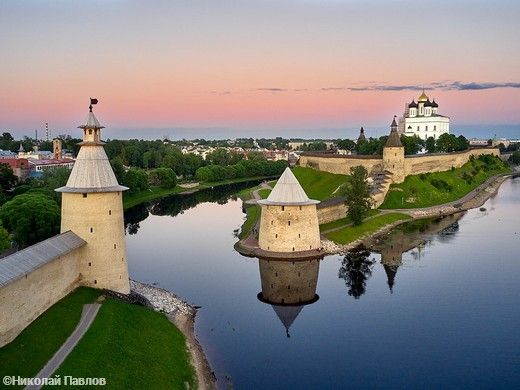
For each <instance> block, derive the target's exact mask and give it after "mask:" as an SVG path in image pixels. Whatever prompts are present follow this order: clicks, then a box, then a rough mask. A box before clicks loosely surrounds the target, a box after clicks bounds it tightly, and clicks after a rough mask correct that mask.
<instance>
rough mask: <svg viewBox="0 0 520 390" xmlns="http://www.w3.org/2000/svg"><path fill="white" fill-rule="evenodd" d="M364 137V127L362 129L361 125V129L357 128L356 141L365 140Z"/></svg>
mask: <svg viewBox="0 0 520 390" xmlns="http://www.w3.org/2000/svg"><path fill="white" fill-rule="evenodd" d="M366 139H367V138H366V137H365V129H363V126H361V129H360V130H359V137H358V139H357V142H358V143H359V142H360V141H361V142H363V141H366Z"/></svg>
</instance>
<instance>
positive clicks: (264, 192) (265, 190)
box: [258, 188, 271, 199]
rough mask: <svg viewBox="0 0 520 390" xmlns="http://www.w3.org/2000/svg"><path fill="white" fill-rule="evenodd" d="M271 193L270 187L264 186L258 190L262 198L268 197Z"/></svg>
mask: <svg viewBox="0 0 520 390" xmlns="http://www.w3.org/2000/svg"><path fill="white" fill-rule="evenodd" d="M270 193H271V190H270V189H268V188H262V189H261V190H259V191H258V195H260V198H262V199H265V198H267V197H268V196H269V194H270Z"/></svg>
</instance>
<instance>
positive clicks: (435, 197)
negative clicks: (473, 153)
mask: <svg viewBox="0 0 520 390" xmlns="http://www.w3.org/2000/svg"><path fill="white" fill-rule="evenodd" d="M484 160H485V161H483V160H481V159H475V160H473V161H470V162H468V163H466V164H464V165H463V166H462V167H460V168H457V169H452V170H449V171H445V172H435V173H426V174H421V175H411V176H407V177H406V179H405V180H404V182H403V183H401V184H392V185H391V186H390V190H389V192H388V194H387V195H386V198H385V201H384V202H383V204H382V205H381V206H380V208H382V209H398V208H420V207H430V206H436V205H440V204H443V203H448V202H453V201H456V200H457V199H460V198H462V197H464V196H465V195H467V194H468V193H469V192H471V191H472V190H474V189H475V188H476V187H478V186H479V185H480V184H482V183H484V182H485V181H486V180H487V179H489V178H490V177H492V176H494V175H498V174H501V173H508V172H510V171H511V169H510V168H509V167H508V166H506V165H505V164H504V163H502V161H500V159H498V158H497V157H491V156H489V157H487V158H486V159H484Z"/></svg>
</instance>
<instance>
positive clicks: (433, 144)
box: [337, 133, 469, 155]
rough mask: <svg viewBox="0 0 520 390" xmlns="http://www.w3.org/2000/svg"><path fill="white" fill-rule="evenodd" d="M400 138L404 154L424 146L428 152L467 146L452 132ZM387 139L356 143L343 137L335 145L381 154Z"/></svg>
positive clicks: (466, 141)
mask: <svg viewBox="0 0 520 390" xmlns="http://www.w3.org/2000/svg"><path fill="white" fill-rule="evenodd" d="M400 138H401V143H402V144H403V147H404V154H405V155H412V154H417V153H418V152H419V151H421V150H422V149H423V148H425V149H426V151H427V152H428V153H440V152H457V151H462V150H467V149H468V148H469V141H468V140H467V139H466V137H464V136H463V135H459V136H458V137H457V136H455V135H453V134H446V133H445V134H442V135H440V136H439V138H437V139H434V138H433V137H429V138H428V139H427V140H423V139H421V138H419V137H417V136H416V135H414V136H406V135H404V134H402V135H401V137H400ZM387 140H388V136H386V135H385V136H382V137H379V138H372V137H370V138H368V139H366V140H364V141H359V142H357V143H355V142H354V141H352V140H349V139H344V140H341V141H339V142H338V143H337V146H338V148H339V149H345V150H350V151H352V152H355V153H357V154H359V155H382V154H383V148H384V146H385V144H386V141H387Z"/></svg>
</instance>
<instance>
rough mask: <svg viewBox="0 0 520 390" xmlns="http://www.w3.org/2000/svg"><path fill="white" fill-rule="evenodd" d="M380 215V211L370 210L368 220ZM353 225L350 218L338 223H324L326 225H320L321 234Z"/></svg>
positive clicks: (339, 220)
mask: <svg viewBox="0 0 520 390" xmlns="http://www.w3.org/2000/svg"><path fill="white" fill-rule="evenodd" d="M379 213H380V211H379V210H374V209H370V210H368V213H367V216H366V218H370V217H373V216H375V215H377V214H379ZM351 224H352V220H351V219H350V217H348V216H347V217H346V218H341V219H338V220H336V221H332V222H329V223H324V224H322V225H320V232H326V231H327V230H332V229H338V228H340V227H342V226H348V225H351Z"/></svg>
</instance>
